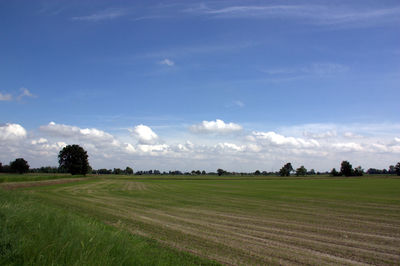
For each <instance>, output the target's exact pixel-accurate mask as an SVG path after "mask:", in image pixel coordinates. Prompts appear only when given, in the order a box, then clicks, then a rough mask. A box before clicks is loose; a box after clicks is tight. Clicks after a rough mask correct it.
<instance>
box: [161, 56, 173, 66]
mask: <svg viewBox="0 0 400 266" xmlns="http://www.w3.org/2000/svg"><path fill="white" fill-rule="evenodd" d="M160 64H161V65H166V66H170V67H171V66H174V65H175V62H174V61H172V60H170V59H168V58H165V59H164V60H162V61H160Z"/></svg>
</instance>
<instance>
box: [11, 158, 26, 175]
mask: <svg viewBox="0 0 400 266" xmlns="http://www.w3.org/2000/svg"><path fill="white" fill-rule="evenodd" d="M10 168H11V171H13V172H16V173H19V174H23V173H27V172H28V171H29V164H28V162H27V161H25V160H24V158H18V159H15V161H13V162H10Z"/></svg>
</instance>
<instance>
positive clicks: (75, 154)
mask: <svg viewBox="0 0 400 266" xmlns="http://www.w3.org/2000/svg"><path fill="white" fill-rule="evenodd" d="M58 162H59V166H58V167H51V166H46V167H40V168H33V169H30V166H29V164H28V162H27V161H26V160H25V159H24V158H17V159H15V160H14V161H12V162H10V164H9V165H3V164H2V163H1V162H0V172H1V173H19V174H23V173H28V172H31V173H71V174H72V175H76V174H80V175H86V174H102V175H104V174H116V175H133V174H135V175H218V176H222V175H241V176H245V175H256V176H259V175H263V176H268V175H280V176H290V175H293V174H294V175H296V176H306V175H320V174H330V175H331V176H362V175H363V174H364V170H363V169H362V168H361V166H358V167H356V168H354V169H353V166H352V165H351V164H350V162H348V161H342V163H341V166H340V170H339V171H337V170H336V169H335V168H333V169H332V170H331V171H330V172H315V170H314V169H311V170H309V171H308V170H307V169H306V168H305V167H304V166H303V165H302V166H300V167H299V168H297V169H294V168H293V166H292V164H291V163H290V162H288V163H286V164H284V165H283V166H282V168H281V169H280V170H279V171H278V172H267V171H262V172H261V171H260V170H256V171H255V172H250V173H249V172H228V171H225V170H223V169H221V168H219V169H217V171H216V172H206V171H204V170H203V171H200V170H193V171H191V172H181V171H178V170H174V171H168V172H166V171H163V172H161V171H159V170H148V171H137V172H134V171H133V169H132V168H131V167H129V166H127V167H126V168H125V169H120V168H114V169H113V170H111V169H105V168H102V169H97V170H95V169H92V168H91V167H90V165H89V161H88V155H87V152H86V151H85V150H84V149H83V148H82V147H80V146H79V145H68V146H66V147H64V148H63V149H62V150H61V151H60V152H59V154H58ZM366 173H367V174H397V175H399V176H400V162H398V163H397V164H396V165H390V166H389V168H388V170H386V169H382V170H380V169H375V168H370V169H368V170H367V171H366Z"/></svg>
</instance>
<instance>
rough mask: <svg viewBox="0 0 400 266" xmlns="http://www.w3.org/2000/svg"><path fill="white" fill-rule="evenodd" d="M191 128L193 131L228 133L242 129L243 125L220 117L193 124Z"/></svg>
mask: <svg viewBox="0 0 400 266" xmlns="http://www.w3.org/2000/svg"><path fill="white" fill-rule="evenodd" d="M189 129H190V131H192V132H193V133H217V134H226V133H232V132H238V131H241V130H242V129H243V127H242V126H241V125H238V124H235V123H232V122H231V123H225V122H224V121H222V120H220V119H216V120H215V121H203V122H201V123H200V124H197V125H192V126H191V127H190V128H189Z"/></svg>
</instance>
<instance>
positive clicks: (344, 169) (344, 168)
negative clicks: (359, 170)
mask: <svg viewBox="0 0 400 266" xmlns="http://www.w3.org/2000/svg"><path fill="white" fill-rule="evenodd" d="M340 173H341V174H342V175H344V176H352V175H353V174H354V171H353V166H352V165H351V164H350V163H349V162H348V161H343V162H342V164H341V167H340Z"/></svg>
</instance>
